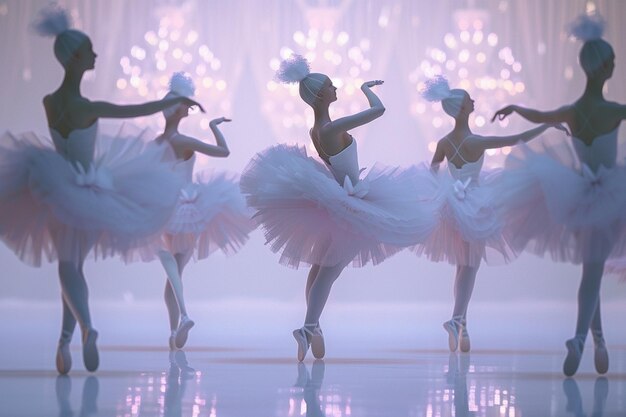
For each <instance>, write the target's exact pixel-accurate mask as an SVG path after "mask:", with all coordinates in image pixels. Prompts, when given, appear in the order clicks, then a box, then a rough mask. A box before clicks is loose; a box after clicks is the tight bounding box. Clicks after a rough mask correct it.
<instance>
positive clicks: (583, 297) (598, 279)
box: [563, 261, 608, 376]
mask: <svg viewBox="0 0 626 417" xmlns="http://www.w3.org/2000/svg"><path fill="white" fill-rule="evenodd" d="M603 273H604V262H603V261H599V262H585V263H583V276H582V279H581V280H580V287H579V288H578V316H577V319H576V334H575V336H574V338H572V339H569V340H568V341H566V342H565V346H566V347H567V356H566V357H565V361H564V362H563V373H564V374H565V375H567V376H572V375H574V374H575V373H576V371H577V370H578V366H579V365H580V359H581V357H582V353H583V348H584V346H585V340H586V338H587V333H588V332H589V328H590V327H591V323H592V320H593V318H594V316H595V315H596V310H597V309H598V308H599V302H600V285H601V283H602V274H603ZM598 320H600V316H599V315H598ZM607 364H608V361H607Z"/></svg>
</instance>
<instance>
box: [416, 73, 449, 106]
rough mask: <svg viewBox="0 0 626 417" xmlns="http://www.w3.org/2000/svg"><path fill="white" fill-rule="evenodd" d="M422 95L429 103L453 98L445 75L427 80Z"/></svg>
mask: <svg viewBox="0 0 626 417" xmlns="http://www.w3.org/2000/svg"><path fill="white" fill-rule="evenodd" d="M420 93H421V95H422V97H423V98H424V99H425V100H427V101H441V100H443V99H446V98H449V97H451V96H452V92H451V91H450V84H448V80H447V79H446V77H444V76H443V75H437V76H435V77H434V78H431V79H429V80H426V82H425V83H424V88H423V89H422V91H421V92H420Z"/></svg>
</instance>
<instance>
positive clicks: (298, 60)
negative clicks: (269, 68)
mask: <svg viewBox="0 0 626 417" xmlns="http://www.w3.org/2000/svg"><path fill="white" fill-rule="evenodd" d="M310 73H311V66H310V65H309V61H307V60H306V58H305V57H303V56H302V55H298V54H292V55H291V56H290V57H289V58H287V59H285V60H284V61H282V62H281V63H280V67H279V68H278V71H276V76H275V78H276V80H278V81H280V82H281V83H287V84H292V83H298V82H300V81H302V80H304V79H305V78H306V76H307V75H309V74H310Z"/></svg>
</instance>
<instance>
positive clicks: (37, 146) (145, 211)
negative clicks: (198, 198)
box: [0, 124, 183, 266]
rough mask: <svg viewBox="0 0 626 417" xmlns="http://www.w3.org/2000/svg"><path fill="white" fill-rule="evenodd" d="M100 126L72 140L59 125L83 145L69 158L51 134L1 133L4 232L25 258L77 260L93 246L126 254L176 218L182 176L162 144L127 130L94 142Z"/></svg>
mask: <svg viewBox="0 0 626 417" xmlns="http://www.w3.org/2000/svg"><path fill="white" fill-rule="evenodd" d="M97 129H98V127H97V124H93V125H92V126H90V127H88V128H86V129H79V130H75V131H73V132H72V133H71V135H70V137H69V138H67V139H65V138H61V137H60V135H59V134H58V133H56V132H53V134H56V135H58V136H59V138H57V140H59V141H61V142H62V143H63V144H67V147H68V149H69V148H71V147H74V148H73V150H76V149H79V148H80V152H78V151H77V155H79V157H77V158H73V159H69V160H68V159H66V158H64V157H63V156H62V155H61V154H60V153H58V152H57V151H56V150H55V149H54V147H53V144H52V143H51V142H50V140H49V139H46V138H41V137H38V136H37V135H35V134H32V133H25V134H21V135H13V134H11V133H7V134H5V135H4V136H3V138H2V141H1V145H0V233H1V235H2V239H3V240H4V242H5V243H6V244H7V245H8V246H9V247H10V248H11V249H12V250H13V251H14V252H15V253H16V254H17V255H18V256H19V257H20V258H21V259H22V260H23V261H25V262H27V263H29V264H32V265H36V266H38V265H40V264H41V261H42V258H46V259H47V260H49V261H53V260H56V259H58V260H61V261H78V260H79V259H81V258H83V257H84V256H85V255H86V254H87V252H89V251H90V250H92V251H93V252H92V253H93V255H94V256H95V257H98V256H102V257H105V256H110V255H113V254H114V253H118V254H122V255H125V254H126V253H128V252H129V251H130V250H132V249H134V248H136V247H138V246H143V245H146V244H149V242H153V240H154V238H153V236H154V235H155V234H158V233H160V231H161V230H162V228H163V227H164V226H165V224H166V222H167V221H168V219H169V218H170V216H171V214H172V212H173V209H174V207H175V204H176V201H177V198H178V193H179V190H180V187H181V184H182V183H183V178H182V176H181V175H179V174H177V173H175V172H174V171H173V170H172V168H171V164H169V163H164V162H162V160H163V152H164V148H163V147H161V146H157V145H154V144H150V145H146V143H145V142H144V141H143V140H142V139H143V138H142V137H141V135H138V134H135V135H134V136H133V137H127V136H125V134H124V133H120V134H118V135H117V136H116V137H107V136H102V135H101V136H99V137H98V143H97V144H95V143H94V142H95V140H96V135H97ZM63 141H67V142H63ZM94 148H95V151H94ZM81 152H82V153H81ZM71 160H73V162H70V161H71ZM79 161H80V162H79ZM91 161H92V162H91ZM85 165H86V166H87V167H88V168H84V166H85Z"/></svg>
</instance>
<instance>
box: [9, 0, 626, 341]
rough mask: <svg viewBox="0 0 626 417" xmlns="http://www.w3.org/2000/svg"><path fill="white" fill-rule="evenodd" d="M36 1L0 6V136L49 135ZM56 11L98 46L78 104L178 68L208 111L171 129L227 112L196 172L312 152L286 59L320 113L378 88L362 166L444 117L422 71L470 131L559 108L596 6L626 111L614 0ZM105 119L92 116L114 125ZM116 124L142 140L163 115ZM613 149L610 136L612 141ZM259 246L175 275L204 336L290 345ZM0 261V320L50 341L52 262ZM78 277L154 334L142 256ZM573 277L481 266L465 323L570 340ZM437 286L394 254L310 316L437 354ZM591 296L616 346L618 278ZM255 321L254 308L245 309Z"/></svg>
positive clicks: (545, 264)
mask: <svg viewBox="0 0 626 417" xmlns="http://www.w3.org/2000/svg"><path fill="white" fill-rule="evenodd" d="M46 3H47V2H46V1H31V0H19V1H18V0H9V1H7V0H0V56H1V57H2V60H1V62H2V63H1V64H0V65H1V66H2V77H0V92H1V93H0V131H5V130H10V131H14V132H21V131H25V130H33V131H36V132H38V133H43V134H47V132H46V122H45V118H44V112H43V107H42V105H41V99H42V97H43V96H44V95H45V94H47V93H49V92H51V91H53V90H54V89H56V88H57V86H58V85H59V83H60V81H61V78H62V70H61V66H60V65H59V64H58V63H57V62H56V60H55V58H54V55H53V52H52V39H47V38H41V37H38V36H36V35H35V34H33V32H32V31H31V30H30V29H29V25H30V23H31V21H32V20H33V18H34V16H35V14H36V13H37V11H38V10H39V9H40V8H41V7H42V6H44V5H45V4H46ZM61 4H62V5H64V6H66V7H68V8H69V9H70V10H71V13H72V16H73V18H74V22H75V25H76V27H77V28H79V29H81V30H83V31H85V32H86V33H87V34H89V36H90V37H91V39H92V41H93V45H94V50H95V51H96V53H97V54H98V57H97V61H96V69H95V71H92V72H90V73H88V75H87V77H86V79H85V81H84V83H83V94H84V95H86V96H87V97H89V98H91V99H101V100H110V101H115V102H119V103H134V102H139V101H142V100H148V99H157V98H160V97H162V96H163V95H164V94H165V92H166V88H167V80H168V78H169V76H170V75H171V73H172V72H174V71H186V72H188V73H189V74H191V76H192V77H193V78H194V80H195V82H196V86H197V96H196V98H197V99H198V100H199V101H200V102H202V103H203V104H204V106H205V107H206V109H207V114H206V115H204V114H199V113H194V114H191V115H190V117H189V118H188V119H187V120H185V121H184V122H183V123H182V130H183V132H185V133H188V134H190V135H194V136H196V137H198V138H201V139H203V140H206V141H208V142H212V141H213V138H212V137H211V135H210V131H209V130H208V124H209V120H210V119H211V118H214V117H219V116H227V117H231V118H232V119H233V122H232V123H230V124H227V125H223V126H224V128H223V131H224V133H225V135H226V138H227V140H228V144H229V147H230V149H231V156H230V157H229V158H227V159H210V158H207V157H203V156H201V157H199V163H198V165H197V168H198V169H219V170H228V171H232V172H240V171H241V170H242V169H243V168H244V167H245V165H246V163H247V161H248V160H249V159H250V158H251V157H252V156H253V155H254V154H255V152H257V151H260V150H262V149H264V148H266V147H268V146H270V145H272V144H275V143H279V142H288V143H299V144H301V145H304V146H307V147H308V149H309V152H311V151H312V147H311V145H310V142H309V139H308V133H307V132H308V127H309V126H310V125H311V121H312V117H313V115H312V112H311V110H310V109H309V108H308V106H307V105H306V104H304V103H303V102H302V101H301V100H300V98H299V97H298V94H297V88H296V87H294V86H292V87H286V86H283V85H279V84H277V83H276V82H275V81H274V80H273V74H274V71H275V70H276V68H277V66H278V63H279V62H280V60H281V59H282V58H284V57H287V56H289V54H290V53H291V52H292V51H293V52H297V53H300V54H303V55H305V56H306V57H307V58H308V59H309V60H310V61H311V66H312V70H313V71H315V72H324V73H327V74H328V75H329V76H330V77H331V78H332V79H333V81H334V83H335V85H337V86H338V96H339V99H338V101H337V103H335V104H334V105H333V106H332V112H333V114H332V116H334V117H339V116H341V115H345V114H348V113H353V112H356V111H358V110H360V109H364V108H366V107H367V101H366V99H365V97H364V96H363V95H362V94H361V92H360V90H359V86H360V84H361V83H362V82H363V81H365V80H370V79H383V80H385V84H384V85H382V86H380V87H377V93H379V94H380V97H381V98H382V100H383V102H384V104H385V106H386V108H387V111H386V113H385V115H384V116H383V117H382V118H381V119H379V120H376V121H375V122H373V123H371V124H369V125H368V126H365V127H362V128H359V129H355V130H354V131H353V132H352V133H353V134H354V136H355V138H357V140H358V142H359V151H360V160H361V165H362V166H363V167H371V166H372V165H373V164H375V163H382V164H386V165H400V166H408V165H411V164H417V163H423V162H429V161H430V158H431V156H432V152H433V151H434V144H435V143H436V141H437V140H438V139H439V138H440V137H441V136H442V135H443V134H445V133H446V131H447V129H449V128H450V127H451V122H452V120H451V119H450V118H449V117H447V116H446V115H445V114H444V113H443V111H441V109H440V106H439V104H435V105H431V104H430V103H427V102H425V101H423V100H421V99H420V97H419V94H418V91H419V88H420V86H421V83H423V81H424V80H425V79H426V78H427V77H430V76H433V75H435V74H445V75H446V76H447V77H448V78H449V80H450V83H451V85H452V86H453V87H461V88H465V89H467V90H468V91H469V92H470V94H471V95H472V96H473V98H474V99H476V103H477V105H476V111H475V113H474V114H473V115H472V118H471V120H470V122H471V125H472V127H473V129H475V131H476V132H478V133H485V134H488V133H493V134H508V133H513V132H516V131H519V130H521V129H525V128H528V127H530V124H528V123H526V122H523V121H522V120H521V119H520V118H519V117H511V118H509V119H507V120H505V121H504V122H497V123H493V124H492V123H491V122H490V118H491V116H492V114H493V112H494V111H495V110H497V109H499V108H500V107H502V106H504V105H506V104H509V103H520V104H525V105H528V106H534V107H538V108H542V109H549V108H554V107H557V106H559V105H561V104H564V103H569V102H572V101H573V100H575V99H576V98H577V97H578V95H579V94H581V92H582V89H583V88H584V76H583V72H582V70H581V69H580V68H579V66H578V63H577V56H578V51H579V49H580V46H581V45H580V44H579V43H578V42H576V41H574V40H573V39H569V38H568V36H567V35H566V33H565V30H564V28H565V26H566V24H567V23H569V22H571V21H572V20H573V19H574V18H575V17H576V16H577V15H579V14H581V13H584V12H587V13H594V12H599V13H601V14H602V15H603V16H604V17H605V18H606V19H607V21H608V29H607V32H606V35H605V38H606V39H607V40H608V41H609V42H611V43H612V45H613V47H614V48H615V52H616V55H617V59H616V65H617V67H616V70H615V74H614V76H613V79H612V80H611V81H610V82H609V83H608V86H607V91H606V95H607V97H608V98H609V99H613V100H616V101H620V102H626V82H624V80H625V79H626V66H625V65H624V60H623V59H624V58H623V57H626V40H625V39H624V37H623V36H620V35H621V33H620V32H619V31H620V30H621V24H622V20H623V17H624V16H626V2H622V1H618V0H598V1H585V0H550V1H545V0H523V1H522V0H475V1H471V0H467V1H461V0H454V1H452V0H441V1H438V2H430V1H422V0H419V1H417V0H370V1H365V0H294V1H278V0H268V1H253V0H232V1H216V0H211V1H201V0H187V1H167V0H150V1H148V0H135V1H124V0H106V1H105V0H99V1H97V0H93V1H78V0H74V1H62V2H61ZM120 123H121V122H119V121H106V122H105V123H104V124H105V125H106V126H108V127H111V128H115V127H117V126H119V125H120ZM126 123H132V124H134V125H136V126H139V127H147V128H150V129H152V130H153V131H154V132H155V134H156V132H158V131H159V129H161V128H162V117H161V116H160V115H155V116H152V117H145V118H140V119H135V120H129V121H126ZM548 139H549V140H560V141H564V140H565V139H564V138H562V137H561V136H558V135H554V136H553V137H548V138H544V139H541V140H548ZM623 140H624V133H621V134H620V143H622V144H623ZM509 152H510V149H507V148H504V149H502V150H497V151H494V152H490V153H489V156H488V158H486V163H485V165H486V166H488V167H498V166H501V165H502V163H503V161H504V159H505V158H506V155H507V154H508V153H509ZM263 242H264V241H263V235H262V233H261V231H259V230H257V231H255V232H254V233H253V234H252V236H251V239H250V241H249V242H248V244H247V246H245V247H244V249H243V250H242V251H241V252H240V253H238V254H236V255H234V256H231V257H228V258H227V257H225V256H223V255H222V254H219V253H218V254H215V255H214V256H212V257H210V258H209V259H208V260H205V261H203V262H201V263H197V264H192V265H190V266H189V267H188V268H187V271H186V273H185V277H184V282H185V284H186V288H185V290H186V294H187V297H188V300H189V303H190V311H191V314H192V316H193V314H194V309H195V311H196V315H199V314H201V313H200V311H211V312H212V313H211V314H208V313H207V320H211V322H212V323H205V324H204V326H205V327H204V328H205V329H208V328H211V327H213V326H216V325H217V324H216V323H217V322H219V323H222V324H225V326H224V328H230V327H231V326H237V325H238V324H240V323H244V322H245V323H247V324H248V325H250V322H251V321H258V322H259V327H268V328H269V327H274V323H278V322H280V323H281V324H280V325H278V324H276V326H278V327H281V329H280V330H281V331H282V332H284V333H285V334H286V335H287V337H288V336H289V334H288V333H289V332H288V329H290V327H285V326H289V325H293V326H299V325H300V320H301V317H302V313H303V311H304V303H303V292H304V282H305V279H306V273H307V271H306V270H305V269H300V270H292V269H289V268H286V267H283V266H280V265H278V263H277V260H278V257H277V256H276V255H274V254H272V253H271V252H270V251H269V249H268V248H267V247H265V246H264V244H263ZM0 262H1V264H2V270H1V271H0V288H2V289H1V290H0V309H1V310H2V311H3V312H4V313H3V314H4V315H5V317H6V316H7V314H14V313H15V312H18V311H29V312H35V313H33V314H34V316H33V318H32V320H33V323H34V325H36V326H41V325H43V324H45V325H46V326H48V325H49V326H50V327H51V330H50V332H51V333H54V334H56V332H57V330H56V328H57V322H58V321H59V320H60V311H61V308H60V304H59V302H58V299H59V285H58V282H57V281H58V279H57V276H56V265H54V264H48V265H45V266H44V267H42V268H39V269H35V268H31V267H28V266H26V265H23V264H21V263H20V262H19V261H18V260H17V259H16V258H15V257H14V256H13V254H12V253H11V252H9V251H8V250H7V249H6V248H5V247H4V246H0ZM86 275H87V279H88V282H89V285H90V295H91V300H92V305H93V306H94V309H95V310H96V312H95V313H94V321H95V325H96V327H98V328H99V329H102V330H105V329H104V328H106V327H108V326H110V327H111V328H113V327H115V326H118V327H119V326H120V324H119V323H120V322H119V321H118V322H117V324H115V323H114V322H113V321H112V320H111V319H110V317H109V316H103V314H98V311H99V309H102V310H105V309H110V308H113V309H115V308H119V309H120V310H119V311H125V312H128V314H133V312H135V311H139V310H141V309H142V308H143V309H144V310H146V309H147V310H146V311H151V309H153V308H154V312H155V313H154V314H157V315H158V319H155V321H157V322H158V323H157V324H154V326H155V327H158V328H160V329H162V330H163V333H165V332H166V330H167V326H166V315H165V309H164V308H163V307H162V306H161V297H162V289H163V284H164V280H165V274H164V272H163V271H162V270H161V268H160V265H159V264H158V263H156V262H154V263H150V264H140V263H139V264H131V265H128V266H127V265H124V264H123V263H122V262H120V261H118V260H116V259H109V260H105V261H98V262H92V261H89V262H88V263H87V265H86ZM579 277H580V268H579V267H578V266H572V265H566V264H557V263H553V262H552V261H550V260H544V259H539V258H536V257H533V256H530V255H524V256H522V257H521V258H519V259H518V260H517V261H516V262H514V263H512V264H510V265H508V266H493V267H491V266H487V265H484V266H483V267H482V268H481V270H480V271H479V275H478V279H477V285H476V289H475V293H474V300H473V303H472V305H471V306H470V316H471V315H472V314H473V313H474V314H476V315H477V316H481V317H482V318H483V321H482V323H481V326H482V327H484V328H486V329H489V328H494V327H495V328H499V329H504V330H503V331H504V332H505V334H508V335H510V336H513V335H515V334H521V335H522V336H523V335H524V334H534V333H533V332H536V331H537V326H538V325H537V324H536V323H537V320H541V319H542V318H544V319H546V320H548V321H546V322H545V323H546V324H544V325H543V327H541V326H542V324H540V325H539V327H540V328H541V329H542V331H543V332H544V333H545V334H548V335H552V337H553V339H549V341H548V342H546V343H549V344H550V345H551V346H553V347H554V346H557V345H556V343H557V341H558V348H560V347H561V343H562V340H563V339H564V338H565V337H566V336H568V335H570V334H571V332H572V331H573V327H574V316H575V300H576V291H577V287H578V283H579V279H580V278H579ZM453 278H454V267H453V266H450V265H447V264H432V263H429V262H428V261H426V260H424V259H419V258H417V257H415V256H414V255H413V254H411V253H409V252H404V253H400V254H399V255H397V256H395V257H393V258H391V259H389V260H388V261H386V262H385V263H384V264H382V265H379V266H377V267H372V266H367V267H365V268H362V269H350V268H349V269H347V270H346V271H345V272H344V274H343V276H342V277H341V278H340V279H339V280H338V281H337V283H336V285H335V289H334V291H333V294H332V295H331V299H330V304H329V309H328V310H327V311H326V313H325V317H324V318H323V319H324V320H327V321H328V322H331V321H333V322H334V321H335V320H337V321H341V320H343V319H342V318H341V317H338V315H345V316H350V315H351V314H352V315H353V316H354V317H353V319H354V322H355V323H360V325H361V326H363V325H366V326H368V327H372V328H378V329H379V330H382V329H381V326H384V324H383V323H390V322H391V323H398V328H402V329H404V330H406V326H407V325H410V326H412V330H411V331H414V332H416V333H417V332H418V331H419V328H420V327H419V326H422V328H424V329H427V330H428V329H432V331H433V332H437V333H436V335H433V338H435V340H436V343H435V344H436V345H440V344H441V343H440V342H441V338H442V335H441V334H439V333H440V332H441V330H440V323H441V321H443V320H444V319H446V318H447V317H448V316H449V311H450V310H451V308H452V282H453ZM602 294H603V302H604V304H605V316H606V320H607V334H608V335H610V336H608V335H607V339H608V340H613V341H616V342H620V343H626V336H625V335H624V334H621V333H623V332H618V331H617V329H619V328H620V327H619V324H617V323H618V322H619V320H620V319H621V317H623V314H624V312H626V308H625V307H623V306H624V302H623V300H624V297H625V296H626V285H625V284H623V283H619V282H618V280H617V279H616V278H614V277H610V276H607V277H605V279H604V284H603V293H602ZM207 309H209V310H207ZM259 311H261V312H262V314H261V313H259V314H260V315H259V314H257V313H255V312H259ZM37 312H39V313H37ZM44 312H45V313H44ZM283 312H290V313H289V314H286V315H285V314H283ZM339 312H342V313H339ZM431 312H435V313H432V314H431ZM292 313H293V314H292ZM38 314H39V315H38ZM233 317H235V318H236V317H240V319H235V318H233ZM546 317H548V318H546ZM57 318H58V319H57ZM549 320H552V321H549ZM529 322H530V323H533V322H534V324H532V325H529V324H528V323H529ZM107 323H108V324H107ZM283 323H285V324H283ZM287 323H289V324H287ZM364 323H366V324H364ZM611 323H613V325H612V324H611ZM370 324H371V326H370ZM5 325H6V326H4V325H3V326H2V327H3V328H4V327H7V328H9V327H11V326H10V325H11V323H7V322H5ZM124 326H125V324H124V323H122V324H121V327H122V328H124ZM476 327H478V326H476ZM391 328H394V327H393V326H391ZM622 328H623V327H622ZM435 329H437V330H435ZM5 330H6V329H5ZM404 330H402V331H404ZM7 331H10V332H19V330H7ZM212 331H215V330H212ZM331 331H332V330H331ZM398 331H400V330H398ZM134 332H135V333H136V332H137V330H136V328H135V330H134ZM101 333H102V334H103V335H105V334H106V332H105V331H102V332H101ZM128 333H129V335H132V334H133V331H132V330H131V329H129V330H128ZM139 333H141V332H139ZM488 333H489V332H488V331H485V337H488ZM554 333H556V334H554ZM618 333H620V334H618ZM105 337H106V336H105ZM129 337H131V336H129ZM213 337H216V336H215V334H214V335H213ZM620 338H622V339H620ZM161 339H162V334H159V335H158V340H161ZM138 340H139V338H138ZM523 340H524V341H528V340H529V339H525V338H523ZM545 340H546V339H544V342H545ZM552 340H554V343H552ZM289 343H290V342H289ZM536 343H541V341H537V342H536Z"/></svg>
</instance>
